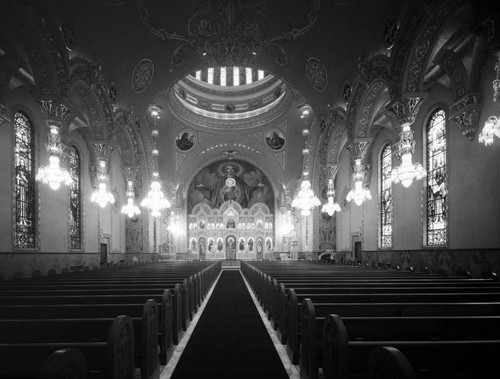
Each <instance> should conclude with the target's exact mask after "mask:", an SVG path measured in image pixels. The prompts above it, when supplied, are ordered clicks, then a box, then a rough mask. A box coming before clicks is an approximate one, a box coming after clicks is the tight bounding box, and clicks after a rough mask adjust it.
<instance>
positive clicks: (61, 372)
mask: <svg viewBox="0 0 500 379" xmlns="http://www.w3.org/2000/svg"><path fill="white" fill-rule="evenodd" d="M87 374H88V369H87V361H86V360H85V357H84V356H83V354H82V352H81V351H80V350H78V349H60V350H56V351H54V352H53V353H52V354H51V355H50V356H49V357H48V358H47V359H46V360H45V362H43V364H42V367H40V370H39V371H38V375H37V378H39V379H64V378H73V379H87Z"/></svg>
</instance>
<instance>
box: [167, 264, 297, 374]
mask: <svg viewBox="0 0 500 379" xmlns="http://www.w3.org/2000/svg"><path fill="white" fill-rule="evenodd" d="M186 378H196V379H200V378H203V379H206V378H214V379H215V378H217V379H225V378H228V379H229V378H231V379H244V378H252V379H257V378H272V379H281V378H283V379H288V375H287V373H286V371H285V369H284V367H283V365H282V363H281V360H280V358H279V356H278V353H277V352H276V349H275V348H274V345H273V342H272V340H271V337H269V334H268V332H267V330H266V327H265V326H264V323H263V322H262V319H261V318H260V315H259V313H258V312H257V309H256V308H255V304H254V303H253V301H252V298H251V297H250V294H249V293H248V290H247V287H246V286H245V283H244V282H243V278H242V277H241V274H240V272H239V271H223V272H222V274H221V277H220V278H219V282H218V283H217V285H216V287H215V289H214V291H213V293H212V296H211V297H210V300H209V301H208V303H207V305H206V307H205V310H204V311H203V313H202V315H201V317H200V319H199V321H198V324H197V325H196V327H195V329H194V331H193V334H192V335H191V338H190V339H189V342H188V344H187V346H186V348H185V349H184V352H183V353H182V355H181V358H180V359H179V362H178V363H177V366H176V368H175V370H174V372H173V374H172V379H186Z"/></svg>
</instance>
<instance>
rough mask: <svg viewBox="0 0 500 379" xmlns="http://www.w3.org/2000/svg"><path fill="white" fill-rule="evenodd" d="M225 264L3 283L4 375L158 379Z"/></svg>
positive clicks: (0, 344) (0, 337) (168, 265)
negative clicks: (161, 369) (222, 265)
mask: <svg viewBox="0 0 500 379" xmlns="http://www.w3.org/2000/svg"><path fill="white" fill-rule="evenodd" d="M220 271H221V263H220V262H217V263H211V262H158V263H148V264H141V265H134V266H129V267H115V268H107V269H100V270H93V271H84V272H78V273H71V274H62V275H54V276H45V277H43V276H39V277H34V278H26V279H17V280H10V281H0V377H2V378H16V377H17V378H61V379H62V378H74V379H80V378H94V377H98V378H124V379H126V378H134V377H135V376H136V370H137V373H139V372H140V377H141V378H142V379H155V378H158V377H159V375H160V366H161V365H165V364H167V362H168V360H169V359H170V357H171V355H172V352H173V349H174V345H176V344H178V342H179V340H180V339H181V337H182V335H183V332H184V331H185V330H186V329H187V327H188V326H189V323H190V320H192V318H193V316H194V314H195V312H196V311H197V310H198V308H199V306H200V305H201V302H202V301H203V299H204V297H205V295H206V294H207V293H208V291H209V289H210V287H211V286H212V285H213V283H214V282H215V280H216V278H217V276H218V275H219V273H220Z"/></svg>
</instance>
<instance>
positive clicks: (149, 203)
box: [141, 172, 170, 217]
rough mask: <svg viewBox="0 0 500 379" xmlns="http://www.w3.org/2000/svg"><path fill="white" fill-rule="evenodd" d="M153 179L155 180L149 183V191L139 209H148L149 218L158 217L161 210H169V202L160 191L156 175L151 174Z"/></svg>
mask: <svg viewBox="0 0 500 379" xmlns="http://www.w3.org/2000/svg"><path fill="white" fill-rule="evenodd" d="M153 177H154V178H155V179H153V181H152V182H151V189H150V190H149V192H148V194H147V196H146V197H145V198H144V199H143V200H142V201H141V207H145V208H149V210H150V211H151V216H153V217H160V215H161V211H162V210H164V209H165V208H170V202H169V201H168V200H167V199H166V198H165V195H164V194H163V192H162V190H161V184H160V182H159V175H158V173H157V172H155V173H153Z"/></svg>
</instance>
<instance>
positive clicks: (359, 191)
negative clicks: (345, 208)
mask: <svg viewBox="0 0 500 379" xmlns="http://www.w3.org/2000/svg"><path fill="white" fill-rule="evenodd" d="M354 163H355V164H354V174H353V175H352V177H353V179H354V189H351V190H350V191H349V193H348V194H347V197H346V200H347V201H351V200H354V203H355V204H356V205H361V204H363V202H364V201H365V200H371V198H372V195H371V194H370V191H369V190H368V189H367V188H364V186H363V179H364V177H365V173H364V170H363V166H362V165H361V159H356V160H355V161H354Z"/></svg>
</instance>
